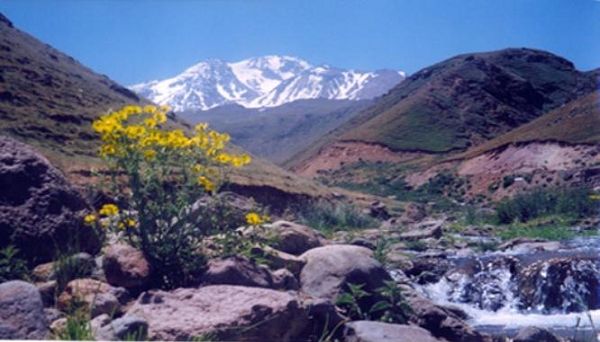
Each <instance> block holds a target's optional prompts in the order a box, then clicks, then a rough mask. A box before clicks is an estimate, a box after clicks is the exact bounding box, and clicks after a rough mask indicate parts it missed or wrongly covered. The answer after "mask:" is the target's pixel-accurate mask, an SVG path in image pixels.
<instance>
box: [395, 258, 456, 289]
mask: <svg viewBox="0 0 600 342" xmlns="http://www.w3.org/2000/svg"><path fill="white" fill-rule="evenodd" d="M405 266H407V267H405V268H402V271H404V273H405V274H406V275H407V276H409V277H411V278H414V279H417V282H418V283H419V284H426V283H434V282H437V281H439V280H440V279H441V278H442V276H443V275H444V274H445V273H446V272H447V271H448V270H449V268H450V262H449V261H448V259H447V257H446V255H445V254H442V255H439V256H438V255H434V256H431V257H430V256H428V255H423V256H418V257H416V258H412V259H411V263H410V264H406V265H405Z"/></svg>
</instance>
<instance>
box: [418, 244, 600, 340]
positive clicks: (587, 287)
mask: <svg viewBox="0 0 600 342" xmlns="http://www.w3.org/2000/svg"><path fill="white" fill-rule="evenodd" d="M599 252H600V237H597V236H596V237H585V238H576V239H573V240H569V241H564V242H561V243H560V244H556V243H555V244H554V248H550V250H548V249H546V250H541V251H540V250H536V249H527V248H525V249H521V250H520V249H515V250H512V251H506V252H488V253H482V254H478V255H473V256H467V257H461V256H449V257H448V260H449V261H450V263H451V265H452V266H451V267H450V270H449V271H448V272H446V273H445V275H444V276H443V277H442V278H441V279H440V280H439V281H437V282H434V283H428V284H424V285H418V287H417V290H418V291H420V292H422V293H423V294H425V295H426V296H427V297H429V298H430V299H431V300H433V301H434V302H436V303H437V304H441V305H452V306H455V307H459V308H461V309H462V310H464V311H465V312H466V313H467V314H468V315H469V317H470V318H469V323H470V324H471V325H472V326H473V327H475V328H476V329H477V330H479V331H482V332H487V333H493V334H499V335H507V336H511V335H514V334H515V333H516V331H518V330H519V329H520V328H522V327H526V326H538V327H544V328H548V329H550V330H552V331H554V332H555V333H557V334H560V335H562V336H566V337H570V338H573V337H575V338H576V340H579V341H593V340H595V338H596V329H595V327H594V325H595V324H597V326H598V328H600V254H599Z"/></svg>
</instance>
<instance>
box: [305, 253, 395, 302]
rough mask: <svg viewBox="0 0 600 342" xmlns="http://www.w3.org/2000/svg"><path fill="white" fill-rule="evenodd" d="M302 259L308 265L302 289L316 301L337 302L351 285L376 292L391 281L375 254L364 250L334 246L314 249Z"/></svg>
mask: <svg viewBox="0 0 600 342" xmlns="http://www.w3.org/2000/svg"><path fill="white" fill-rule="evenodd" d="M301 257H302V258H303V259H304V260H306V265H305V266H304V268H303V269H302V272H301V273H300V286H301V288H302V291H303V292H305V293H307V294H309V295H311V296H313V297H316V298H325V299H329V300H335V298H336V297H337V296H338V294H339V293H340V292H341V291H342V290H343V288H344V287H345V286H347V285H348V284H364V287H363V289H364V290H366V291H370V292H374V291H375V289H377V288H379V287H381V286H383V285H384V281H386V280H390V279H391V278H390V276H389V274H388V273H387V271H386V270H385V269H384V268H383V266H382V265H381V264H380V263H379V262H378V261H377V260H375V259H374V258H373V252H372V251H371V250H369V249H367V248H364V247H358V246H351V245H330V246H324V247H318V248H315V249H311V250H309V251H308V252H306V253H304V254H303V255H302V256H301Z"/></svg>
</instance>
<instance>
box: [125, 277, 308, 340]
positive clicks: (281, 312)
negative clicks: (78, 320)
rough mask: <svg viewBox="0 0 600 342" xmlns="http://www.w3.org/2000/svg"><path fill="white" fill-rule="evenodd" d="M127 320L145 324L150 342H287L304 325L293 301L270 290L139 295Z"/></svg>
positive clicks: (214, 288)
mask: <svg viewBox="0 0 600 342" xmlns="http://www.w3.org/2000/svg"><path fill="white" fill-rule="evenodd" d="M127 314H128V315H136V316H138V317H144V318H146V319H147V321H148V325H149V330H148V338H149V339H151V340H165V341H173V340H191V339H193V338H195V337H199V336H210V338H211V339H215V340H235V341H292V340H298V339H299V336H300V334H301V333H302V332H303V331H305V329H306V328H307V326H308V324H309V320H308V311H307V310H306V309H305V308H303V307H302V306H301V304H300V300H299V299H298V297H297V295H295V294H293V293H291V292H281V291H275V290H270V289H264V288H258V287H246V286H233V285H211V286H204V287H200V288H186V289H177V290H174V291H171V292H166V291H151V292H147V293H143V294H142V295H140V297H139V299H138V300H137V301H136V303H135V304H134V305H133V306H132V308H131V309H130V310H129V311H128V313H127Z"/></svg>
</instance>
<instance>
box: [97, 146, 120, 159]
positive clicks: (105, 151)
mask: <svg viewBox="0 0 600 342" xmlns="http://www.w3.org/2000/svg"><path fill="white" fill-rule="evenodd" d="M116 153H117V148H116V147H115V145H112V144H108V145H102V147H100V156H101V157H108V156H112V155H114V154H116Z"/></svg>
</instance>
